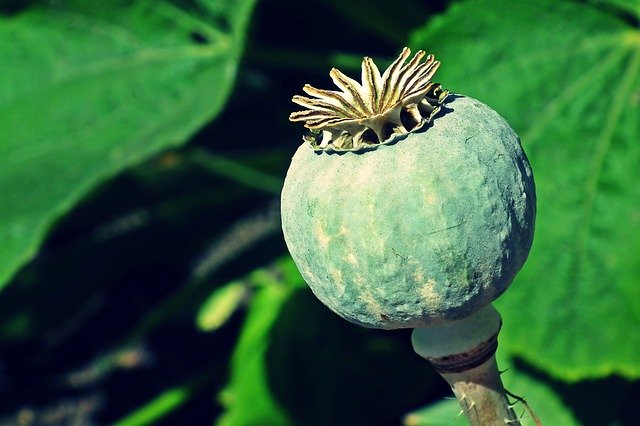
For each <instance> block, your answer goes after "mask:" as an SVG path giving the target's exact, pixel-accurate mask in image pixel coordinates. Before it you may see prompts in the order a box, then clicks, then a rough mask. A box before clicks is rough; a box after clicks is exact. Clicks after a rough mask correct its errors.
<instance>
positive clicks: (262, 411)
mask: <svg viewBox="0 0 640 426" xmlns="http://www.w3.org/2000/svg"><path fill="white" fill-rule="evenodd" d="M290 263H292V262H291V261H290V260H289V259H288V258H285V259H282V260H280V261H278V262H276V264H275V266H273V267H267V268H263V269H258V270H256V271H254V272H253V273H252V274H251V275H250V276H249V277H248V281H249V282H250V283H252V284H253V285H255V286H256V293H255V294H254V296H253V299H252V300H251V303H250V304H249V312H248V314H247V318H246V319H245V323H244V325H243V327H242V331H241V334H240V338H239V341H238V343H237V345H236V348H235V350H234V353H233V357H232V360H231V377H230V380H229V383H228V384H227V386H226V387H225V389H223V390H222V392H221V393H220V402H221V403H222V405H223V406H224V407H225V412H224V413H223V414H222V416H221V417H220V418H219V419H218V422H217V424H218V425H220V426H235V425H238V426H241V425H258V424H265V425H266V424H269V425H288V424H291V421H290V419H289V418H288V415H287V413H286V412H285V411H284V410H283V409H282V408H281V407H280V405H279V404H278V402H277V401H276V400H275V399H274V398H273V396H272V394H271V390H270V385H269V377H268V372H267V360H266V355H267V349H268V346H269V334H270V333H271V330H272V328H273V325H274V324H275V323H276V321H277V319H278V316H279V315H280V311H281V309H282V307H283V306H284V304H285V303H286V302H287V301H288V300H289V298H290V297H291V295H292V294H293V293H294V292H295V290H296V289H297V288H300V287H301V286H302V285H303V283H304V282H303V281H302V278H301V277H300V275H299V274H298V273H297V271H295V269H293V270H292V269H291V266H290Z"/></svg>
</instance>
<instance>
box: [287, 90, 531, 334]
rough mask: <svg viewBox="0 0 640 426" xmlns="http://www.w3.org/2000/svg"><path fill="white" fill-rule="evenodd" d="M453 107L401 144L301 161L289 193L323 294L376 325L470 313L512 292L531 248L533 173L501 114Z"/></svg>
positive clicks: (298, 255)
mask: <svg viewBox="0 0 640 426" xmlns="http://www.w3.org/2000/svg"><path fill="white" fill-rule="evenodd" d="M445 107H446V108H447V109H449V110H451V111H450V112H448V113H446V114H443V115H442V116H440V117H438V118H436V119H435V120H434V123H433V126H432V127H429V128H428V129H426V130H424V131H420V132H418V133H411V134H409V135H407V137H406V138H404V139H401V140H399V141H398V142H397V143H395V144H391V145H384V146H380V147H378V148H377V149H375V150H370V151H366V152H363V153H353V152H349V153H344V154H329V153H326V152H322V153H316V152H314V151H313V150H312V149H311V147H310V146H308V145H307V144H304V145H302V146H301V147H300V148H299V149H298V151H297V152H296V154H295V156H294V157H293V160H292V163H291V167H290V168H289V171H288V173H287V177H286V179H285V184H284V188H283V190H282V226H283V231H284V236H285V240H286V242H287V247H288V248H289V251H290V253H291V256H292V257H293V259H294V260H295V262H296V264H297V265H298V268H299V270H300V273H301V274H302V276H303V277H304V278H305V280H306V281H307V283H308V284H309V286H310V287H311V289H312V290H313V291H314V293H315V294H316V296H317V297H318V298H319V299H320V300H321V301H322V302H323V303H325V304H326V305H327V306H329V307H330V308H331V309H332V310H334V311H335V312H336V313H338V314H339V315H341V316H343V317H344V318H346V319H348V320H350V321H353V322H355V323H357V324H361V325H364V326H368V327H375V328H387V329H391V328H402V327H405V328H408V327H415V326H420V325H427V324H432V323H436V322H442V321H444V320H446V319H452V318H457V317H462V316H464V315H466V314H468V313H469V312H471V311H473V310H475V309H478V308H480V307H481V306H484V305H485V304H487V303H489V302H491V301H492V300H494V299H495V298H496V297H497V296H498V295H499V294H500V293H502V292H503V291H504V290H505V289H506V288H507V286H508V285H509V283H510V282H511V280H512V278H513V276H514V275H515V274H516V272H517V271H518V270H519V269H520V266H521V265H522V263H523V262H524V260H525V258H526V255H527V253H528V250H529V247H530V244H531V239H532V234H533V222H534V210H535V194H534V192H533V182H532V180H531V170H530V169H529V165H528V163H527V160H526V158H525V157H524V155H523V153H522V150H521V148H520V145H519V142H518V139H517V136H516V135H515V133H513V130H512V129H511V128H510V127H509V126H508V124H507V123H506V122H504V120H503V119H502V118H500V117H499V116H498V115H497V114H496V113H495V111H493V110H491V109H490V108H488V107H487V106H486V105H483V104H481V103H480V102H478V101H476V100H473V99H470V98H465V97H458V98H456V97H454V96H451V97H450V98H449V100H448V101H447V103H446V104H445Z"/></svg>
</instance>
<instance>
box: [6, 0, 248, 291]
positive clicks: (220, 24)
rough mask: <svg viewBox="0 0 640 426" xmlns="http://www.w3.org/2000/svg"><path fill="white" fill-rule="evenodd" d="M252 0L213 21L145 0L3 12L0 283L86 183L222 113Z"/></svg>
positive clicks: (30, 253) (33, 248) (34, 247)
mask: <svg viewBox="0 0 640 426" xmlns="http://www.w3.org/2000/svg"><path fill="white" fill-rule="evenodd" d="M254 2H255V0H241V1H239V2H233V4H231V3H224V7H221V8H219V10H218V13H219V16H217V17H215V19H214V17H212V18H211V20H212V21H213V22H205V21H203V20H201V19H200V18H198V17H196V16H194V15H190V14H188V13H187V12H185V11H183V10H181V9H178V8H177V7H175V6H172V5H171V3H168V2H163V1H157V2H152V1H143V0H139V1H126V2H125V1H115V2H100V1H95V0H94V1H83V2H81V1H77V2H55V4H59V3H60V4H63V5H64V6H58V7H56V6H50V7H38V8H35V9H32V10H28V11H26V12H24V13H22V14H19V15H16V16H13V17H10V18H8V17H2V18H0V39H1V40H2V41H3V42H2V43H0V63H3V64H10V66H5V67H3V70H2V73H1V75H0V129H2V132H1V133H0V154H1V155H2V158H3V165H2V168H0V194H2V208H1V209H0V288H2V286H3V285H5V284H6V283H7V281H8V280H9V279H10V278H11V277H12V275H13V274H14V273H15V271H16V270H17V269H18V268H19V267H20V266H22V265H23V264H24V263H25V262H26V261H28V260H29V259H30V258H31V257H33V256H34V254H35V253H36V252H37V249H38V246H39V244H40V243H41V242H42V240H43V238H44V236H45V234H46V232H47V231H48V229H49V228H50V227H51V225H52V223H53V222H54V221H55V220H56V219H57V218H59V217H60V216H61V215H63V214H64V213H65V212H66V211H68V210H69V209H70V208H71V207H72V206H73V205H74V204H75V203H76V202H77V201H78V200H79V199H80V198H82V197H83V196H84V195H85V194H87V192H88V191H89V190H90V189H91V188H93V187H95V186H96V184H98V183H99V182H101V181H104V180H105V179H107V178H109V177H110V176H113V175H114V174H116V173H118V172H119V171H121V170H123V169H124V168H126V167H128V166H130V165H132V164H135V163H137V162H140V161H141V160H143V159H145V158H148V157H149V156H151V155H153V154H155V153H157V152H159V151H161V150H163V149H165V148H167V147H169V146H175V145H178V144H181V143H184V142H185V140H186V139H187V138H188V137H189V136H190V135H191V134H193V133H194V132H195V131H196V130H197V129H198V128H199V127H201V126H202V125H203V124H204V123H206V122H207V121H209V120H211V119H212V118H213V117H215V116H216V115H217V114H218V113H219V112H220V110H221V109H222V107H223V106H224V104H225V102H226V100H227V98H228V96H229V93H230V91H231V88H232V85H233V82H234V78H235V73H236V69H237V66H238V61H239V58H240V55H241V51H242V45H243V43H242V40H243V38H244V35H243V34H244V31H245V27H246V25H247V22H248V19H249V12H250V10H251V8H252V6H253V4H254ZM221 18H226V20H224V21H223V20H221Z"/></svg>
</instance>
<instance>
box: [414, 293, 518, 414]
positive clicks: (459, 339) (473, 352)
mask: <svg viewBox="0 0 640 426" xmlns="http://www.w3.org/2000/svg"><path fill="white" fill-rule="evenodd" d="M501 326H502V319H501V318H500V314H499V313H498V311H497V310H496V309H495V308H494V307H493V306H491V305H487V306H484V307H482V308H480V309H479V310H477V311H475V312H473V313H471V314H470V315H468V316H466V317H464V318H461V319H458V320H454V321H449V322H446V323H442V324H437V325H432V326H429V327H424V328H416V329H414V330H413V334H412V335H411V343H412V344H413V349H414V350H415V351H416V353H417V354H418V355H420V356H421V357H423V358H425V359H426V360H427V361H429V362H430V363H431V364H432V365H433V367H434V369H435V370H436V371H437V372H438V373H440V375H442V377H443V378H444V379H445V380H446V381H447V383H449V386H451V389H452V390H453V393H454V394H455V395H456V397H457V398H458V401H459V402H460V405H461V406H462V411H463V412H464V413H465V415H466V416H467V418H468V419H469V423H470V424H471V426H493V425H496V426H499V425H511V426H520V422H519V421H518V417H517V416H516V414H515V413H514V412H513V410H512V409H511V405H510V404H509V400H508V399H507V395H506V393H505V390H504V387H503V386H502V380H501V379H500V373H499V372H498V365H497V363H496V358H495V352H496V349H497V348H498V333H499V332H500V327H501Z"/></svg>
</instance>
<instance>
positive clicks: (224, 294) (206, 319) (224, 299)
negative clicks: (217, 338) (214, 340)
mask: <svg viewBox="0 0 640 426" xmlns="http://www.w3.org/2000/svg"><path fill="white" fill-rule="evenodd" d="M246 294H247V287H246V285H245V284H244V283H243V282H242V281H232V282H230V283H229V284H226V285H223V286H222V287H219V288H217V289H216V290H215V291H214V292H213V293H211V295H209V297H208V298H207V300H206V301H205V302H204V303H203V304H202V307H200V310H199V311H198V316H197V317H196V322H197V324H198V328H200V330H202V331H214V330H217V329H218V328H220V327H221V326H222V325H224V324H225V323H226V322H227V320H228V319H229V318H230V317H231V315H232V314H233V313H234V312H235V311H236V310H237V309H238V307H239V306H240V303H241V302H242V299H243V298H244V297H245V295H246Z"/></svg>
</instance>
